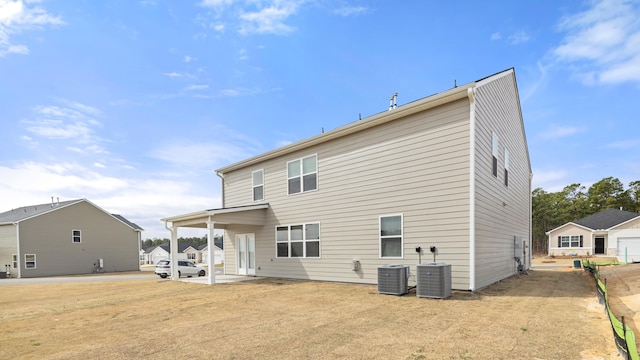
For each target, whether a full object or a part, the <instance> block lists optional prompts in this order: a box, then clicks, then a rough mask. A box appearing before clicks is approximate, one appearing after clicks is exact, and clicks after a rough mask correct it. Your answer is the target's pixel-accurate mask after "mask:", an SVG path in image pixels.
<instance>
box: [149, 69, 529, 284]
mask: <svg viewBox="0 0 640 360" xmlns="http://www.w3.org/2000/svg"><path fill="white" fill-rule="evenodd" d="M217 175H218V176H219V177H220V178H221V179H222V208H217V209H208V210H202V211H196V212H192V213H188V214H183V215H176V216H171V217H167V218H164V219H161V220H162V221H164V222H165V224H166V226H168V228H169V229H170V231H171V242H172V243H173V242H174V241H176V239H177V232H178V230H179V229H180V228H185V227H194V228H207V229H208V230H209V233H210V234H213V232H214V230H216V229H221V230H224V250H225V262H224V264H225V272H226V273H227V274H243V275H255V276H269V277H282V278H295V279H311V280H327V281H340V282H354V283H370V284H375V283H377V281H378V268H379V267H380V266H383V265H386V264H401V265H407V266H409V267H410V268H411V272H412V273H413V274H415V267H416V265H418V264H420V263H421V262H431V261H434V260H435V261H436V262H443V263H447V264H450V265H451V273H452V288H453V289H462V290H472V291H473V290H476V289H479V288H483V287H485V286H488V285H490V284H492V283H494V282H496V281H499V280H501V279H504V278H506V277H509V276H512V275H514V274H517V273H518V271H520V270H522V269H526V268H528V267H529V266H530V261H531V254H530V249H531V246H530V245H531V176H532V174H531V165H530V160H529V153H528V148H527V141H526V136H525V128H524V123H523V119H522V114H521V109H520V100H519V96H518V87H517V85H516V78H515V72H514V70H513V69H508V70H505V71H502V72H500V73H497V74H493V75H491V76H488V77H486V78H483V79H480V80H478V81H474V82H471V83H468V84H466V85H461V86H454V87H453V88H451V89H448V90H446V91H443V92H441V93H437V94H435V95H431V96H429V97H426V98H423V99H419V100H416V101H413V102H410V103H407V104H405V105H402V106H397V105H396V101H395V97H392V98H391V100H390V106H389V110H388V111H384V112H381V113H379V114H376V115H373V116H371V117H368V118H365V119H361V120H359V121H354V122H352V123H349V124H347V125H344V126H342V127H339V128H336V129H334V130H330V131H327V132H323V133H321V134H318V135H316V136H313V137H311V138H308V139H305V140H301V141H299V142H296V143H292V144H289V145H286V146H284V147H281V148H278V149H275V150H272V151H269V152H266V153H264V154H260V155H257V156H255V157H252V158H249V159H246V160H243V161H240V162H238V163H235V164H231V165H228V166H226V167H223V168H221V169H218V170H217ZM431 249H433V252H432V251H431ZM414 281H415V278H414V277H413V276H412V277H410V279H409V282H410V283H414V284H415V282H414Z"/></svg>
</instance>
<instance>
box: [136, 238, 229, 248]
mask: <svg viewBox="0 0 640 360" xmlns="http://www.w3.org/2000/svg"><path fill="white" fill-rule="evenodd" d="M213 241H214V243H215V244H216V245H218V246H219V247H220V244H222V235H214V236H213ZM168 242H169V238H162V239H160V238H153V239H146V240H144V241H142V245H143V246H144V247H145V248H147V247H149V246H158V245H160V244H164V243H168ZM178 242H179V243H189V244H192V245H197V246H199V245H204V244H206V243H207V237H206V236H203V237H179V238H178Z"/></svg>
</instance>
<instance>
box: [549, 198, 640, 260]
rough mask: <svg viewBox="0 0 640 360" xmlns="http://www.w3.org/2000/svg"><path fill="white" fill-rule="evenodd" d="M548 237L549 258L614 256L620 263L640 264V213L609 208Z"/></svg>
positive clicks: (566, 225)
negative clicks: (569, 255)
mask: <svg viewBox="0 0 640 360" xmlns="http://www.w3.org/2000/svg"><path fill="white" fill-rule="evenodd" d="M547 235H548V236H549V255H568V254H575V255H587V254H588V255H595V256H615V257H617V258H618V260H619V261H622V262H631V261H640V214H638V213H635V212H631V211H624V210H622V209H620V210H618V209H606V210H603V211H600V212H597V213H595V214H593V215H590V216H587V217H584V218H582V219H580V220H576V221H572V222H568V223H566V224H564V225H562V226H559V227H557V228H555V229H553V230H549V231H547Z"/></svg>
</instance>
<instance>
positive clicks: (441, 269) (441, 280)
mask: <svg viewBox="0 0 640 360" xmlns="http://www.w3.org/2000/svg"><path fill="white" fill-rule="evenodd" d="M416 296H417V297H430V298H440V299H444V298H448V297H449V296H451V264H445V263H426V264H419V265H417V266H416Z"/></svg>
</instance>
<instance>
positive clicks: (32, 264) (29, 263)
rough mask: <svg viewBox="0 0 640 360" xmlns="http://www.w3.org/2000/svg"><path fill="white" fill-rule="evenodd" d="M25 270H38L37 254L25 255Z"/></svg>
mask: <svg viewBox="0 0 640 360" xmlns="http://www.w3.org/2000/svg"><path fill="white" fill-rule="evenodd" d="M24 268H25V269H35V268H36V254H25V255H24Z"/></svg>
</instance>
